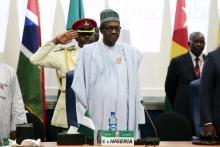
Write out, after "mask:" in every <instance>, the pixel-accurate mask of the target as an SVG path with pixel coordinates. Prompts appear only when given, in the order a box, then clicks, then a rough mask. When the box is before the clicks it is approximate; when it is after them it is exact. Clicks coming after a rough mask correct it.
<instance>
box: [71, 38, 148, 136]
mask: <svg viewBox="0 0 220 147" xmlns="http://www.w3.org/2000/svg"><path fill="white" fill-rule="evenodd" d="M140 61H141V55H140V53H139V51H138V50H137V49H135V48H134V47H132V46H129V45H126V44H115V45H114V47H108V46H106V45H104V43H103V42H102V41H101V42H95V43H92V44H88V45H85V46H84V47H83V49H82V50H81V52H80V56H79V60H78V62H77V66H76V68H75V75H74V80H73V84H72V88H73V90H74V92H75V95H76V99H77V104H76V106H77V117H78V121H79V123H80V121H81V117H82V115H83V114H84V111H85V109H88V111H89V113H90V114H91V117H92V120H93V122H94V124H95V128H96V132H97V131H98V130H108V128H109V127H108V118H109V116H110V113H111V112H116V117H117V119H118V122H117V125H118V126H117V129H118V130H127V129H128V130H134V131H135V132H136V138H138V137H139V132H138V124H142V123H145V116H144V108H143V106H142V105H141V104H140V100H142V97H141V96H140V90H139V89H140V88H139V79H138V69H139V64H140ZM83 108H84V109H83ZM95 137H96V136H95Z"/></svg>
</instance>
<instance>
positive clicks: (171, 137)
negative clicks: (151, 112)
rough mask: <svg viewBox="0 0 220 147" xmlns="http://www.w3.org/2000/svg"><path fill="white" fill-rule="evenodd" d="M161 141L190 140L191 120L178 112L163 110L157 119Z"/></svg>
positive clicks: (156, 125)
mask: <svg viewBox="0 0 220 147" xmlns="http://www.w3.org/2000/svg"><path fill="white" fill-rule="evenodd" d="M155 127H156V129H157V133H158V137H159V138H160V140H161V141H190V140H191V137H192V130H191V124H190V122H189V121H188V120H187V119H186V118H185V117H184V116H182V115H181V114H179V113H176V112H163V113H162V114H161V115H159V116H158V118H157V119H156V121H155Z"/></svg>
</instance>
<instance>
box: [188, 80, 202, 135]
mask: <svg viewBox="0 0 220 147" xmlns="http://www.w3.org/2000/svg"><path fill="white" fill-rule="evenodd" d="M199 89H200V79H198V80H194V81H192V82H191V83H190V85H189V94H190V109H191V114H192V123H193V131H194V132H195V133H194V134H193V135H195V136H196V137H199V136H200V134H201V127H200V98H199Z"/></svg>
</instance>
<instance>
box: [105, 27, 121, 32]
mask: <svg viewBox="0 0 220 147" xmlns="http://www.w3.org/2000/svg"><path fill="white" fill-rule="evenodd" d="M104 29H105V30H106V31H107V32H112V31H113V30H115V32H117V33H118V32H120V30H121V27H120V26H116V27H112V26H107V27H104Z"/></svg>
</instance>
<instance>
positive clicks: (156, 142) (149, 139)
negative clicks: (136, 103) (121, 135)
mask: <svg viewBox="0 0 220 147" xmlns="http://www.w3.org/2000/svg"><path fill="white" fill-rule="evenodd" d="M140 103H141V104H142V105H143V106H144V111H145V112H146V114H147V118H148V120H149V121H150V124H151V126H152V127H153V130H154V134H155V137H147V138H144V139H141V140H140V142H142V143H143V144H145V145H159V143H160V138H159V137H158V134H157V129H156V127H155V125H154V123H153V121H152V119H151V117H150V115H149V113H148V111H147V108H146V107H145V105H144V100H141V101H140Z"/></svg>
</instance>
